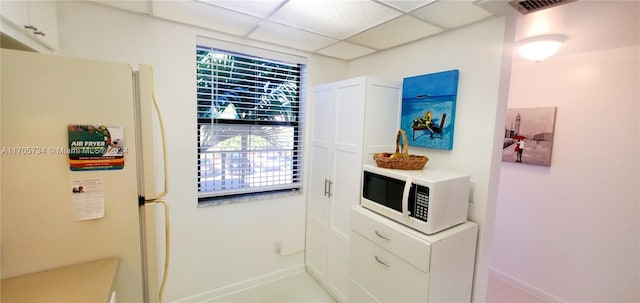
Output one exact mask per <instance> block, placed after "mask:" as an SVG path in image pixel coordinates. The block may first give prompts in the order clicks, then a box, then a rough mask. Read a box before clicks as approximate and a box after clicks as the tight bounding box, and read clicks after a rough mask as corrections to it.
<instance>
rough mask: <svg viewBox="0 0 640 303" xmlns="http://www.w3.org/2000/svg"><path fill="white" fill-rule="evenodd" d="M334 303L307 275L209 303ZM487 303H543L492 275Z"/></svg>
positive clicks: (268, 284) (297, 275)
mask: <svg viewBox="0 0 640 303" xmlns="http://www.w3.org/2000/svg"><path fill="white" fill-rule="evenodd" d="M231 302H235V303H335V302H336V301H335V300H334V299H333V298H332V297H331V296H330V295H329V294H327V293H326V292H325V291H324V289H323V288H322V287H321V286H320V285H318V284H317V283H316V282H315V280H313V278H311V276H309V274H307V273H300V274H296V275H292V276H290V277H287V278H284V279H280V280H277V281H274V282H270V283H266V284H263V285H260V286H258V287H254V288H251V289H248V290H245V291H242V292H238V293H235V294H232V295H229V296H226V297H223V298H219V299H216V300H213V301H210V303H231ZM486 302H487V303H544V301H543V300H542V299H540V298H537V297H535V296H533V295H531V294H529V293H527V292H525V291H523V290H520V289H519V288H517V287H514V286H512V285H510V284H509V283H507V282H505V281H502V280H500V279H498V278H496V277H494V276H492V275H490V276H489V284H488V288H487V300H486Z"/></svg>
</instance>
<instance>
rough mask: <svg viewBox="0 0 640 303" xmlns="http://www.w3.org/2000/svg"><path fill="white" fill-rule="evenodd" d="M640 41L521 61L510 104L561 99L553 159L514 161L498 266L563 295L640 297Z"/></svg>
mask: <svg viewBox="0 0 640 303" xmlns="http://www.w3.org/2000/svg"><path fill="white" fill-rule="evenodd" d="M639 54H640V49H639V48H638V46H637V45H636V46H631V47H622V48H616V49H608V50H602V51H595V52H588V53H581V54H577V55H570V56H564V57H552V58H549V59H547V60H546V61H543V62H540V63H531V62H523V61H519V62H517V63H515V64H514V65H513V70H512V79H511V93H510V98H509V107H513V108H518V107H547V106H555V107H557V116H556V127H555V136H554V143H553V152H552V160H551V166H550V167H541V166H528V165H522V164H520V165H519V164H516V163H506V162H505V163H504V164H503V165H502V170H501V174H500V186H499V195H498V208H497V214H496V223H495V224H496V226H495V237H494V247H493V255H492V258H491V263H492V266H493V268H494V269H495V270H496V271H497V272H498V274H502V275H503V276H505V277H507V278H510V279H512V280H513V281H514V282H516V283H518V284H520V285H521V286H523V287H525V288H529V289H530V290H532V291H534V292H538V293H539V294H541V295H543V296H545V297H548V298H551V299H553V300H556V301H568V302H588V301H593V302H637V301H639V300H640V297H639V285H640V280H639V277H638V274H639V266H640V265H639V250H638V247H639V243H638V230H639V228H640V225H639V220H640V219H639V216H638V215H639V208H638V203H639V202H638V201H639V198H638V197H639V192H638V187H639V186H638V185H639V184H640V179H639V172H640V169H639V167H640V163H639V160H638V159H639V154H640V150H639V138H640V133H639V131H638V129H639V127H638V117H639V116H638V103H639V100H640V94H639V88H638V87H639V83H640V78H639V76H640V75H639V70H640V68H639V67H640V61H639V59H640V55H639Z"/></svg>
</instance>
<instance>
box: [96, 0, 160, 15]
mask: <svg viewBox="0 0 640 303" xmlns="http://www.w3.org/2000/svg"><path fill="white" fill-rule="evenodd" d="M91 2H96V3H100V4H104V5H108V6H111V7H116V8H119V9H123V10H126V11H131V12H137V13H143V14H151V1H122V0H91Z"/></svg>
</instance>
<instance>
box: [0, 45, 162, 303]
mask: <svg viewBox="0 0 640 303" xmlns="http://www.w3.org/2000/svg"><path fill="white" fill-rule="evenodd" d="M0 68H1V78H0V82H1V91H0V92H1V98H0V105H1V115H0V116H1V120H0V123H1V129H0V130H1V133H0V148H2V150H1V153H2V155H1V156H2V158H1V160H2V161H1V166H0V169H1V171H2V173H1V179H0V181H1V182H0V185H1V187H0V190H1V200H0V203H1V204H0V207H1V236H2V238H1V239H2V247H1V253H2V255H1V257H2V263H1V267H0V269H1V273H2V278H3V279H4V278H11V277H15V276H20V275H23V274H28V273H33V272H38V271H43V270H47V269H52V268H57V267H61V266H66V265H70V264H77V263H83V262H89V261H93V260H98V259H103V258H108V257H118V258H119V260H120V264H119V270H118V274H117V277H116V279H115V293H116V298H117V301H118V302H156V301H158V292H159V288H160V281H161V278H162V274H163V273H162V271H163V270H162V268H159V266H158V265H157V264H158V258H163V252H162V250H160V251H158V249H157V247H158V246H159V247H163V244H162V243H163V241H164V239H162V237H156V232H157V231H156V229H157V230H159V231H160V232H162V230H163V227H162V226H157V228H156V218H155V213H156V212H159V208H156V207H155V206H150V203H145V202H144V200H145V199H146V200H149V199H153V198H159V196H162V195H164V193H166V190H165V189H166V188H165V187H164V185H166V182H165V181H164V180H166V179H164V178H166V174H165V173H163V172H164V171H166V169H165V170H162V168H163V166H162V165H163V164H162V160H161V159H164V156H163V153H162V148H158V149H156V148H154V143H157V144H158V146H163V145H162V144H160V143H159V142H160V141H159V140H160V138H161V137H162V136H161V135H159V134H160V131H159V129H160V127H158V125H159V124H161V122H159V120H160V119H159V113H156V112H154V109H156V108H154V103H153V101H154V98H153V97H154V95H153V70H152V67H151V66H147V65H140V66H139V67H136V69H137V70H134V68H133V67H131V66H130V65H129V64H125V63H113V62H101V61H91V60H84V59H77V58H67V57H62V56H55V55H43V54H37V53H30V52H20V51H13V50H5V49H2V50H1V58H0ZM80 126H82V127H84V128H83V131H88V130H87V127H88V126H89V128H91V127H90V126H96V127H97V128H99V129H92V130H93V131H102V130H103V129H102V127H103V126H108V127H109V128H110V130H111V132H110V133H109V138H107V137H105V138H104V139H105V142H102V143H101V142H96V141H93V142H92V141H91V140H87V141H84V142H83V141H82V139H80V140H76V139H77V137H76V135H75V134H74V133H72V129H73V130H74V131H75V130H79V128H80ZM76 128H77V129H76ZM105 134H106V133H105ZM116 136H117V137H118V138H115V137H116ZM97 141H100V140H97ZM87 142H89V143H87ZM113 143H117V144H119V146H117V147H119V148H120V149H119V151H118V152H116V157H112V156H108V155H106V154H102V155H100V154H96V155H95V156H93V157H72V155H73V154H74V153H76V152H77V149H76V147H77V146H78V145H80V146H82V145H83V144H84V145H86V146H89V145H92V146H95V145H100V144H106V145H105V148H109V146H111V145H113ZM107 145H109V146H107ZM89 149H90V148H89ZM92 150H94V151H95V150H96V149H92ZM98 150H99V149H98ZM118 153H119V154H118ZM118 155H119V157H118ZM76 156H77V155H76ZM114 159H116V160H114ZM113 161H116V162H118V164H117V165H112V163H114V162H113ZM122 162H123V163H122ZM165 162H166V161H165ZM110 163H111V164H110ZM156 165H157V166H158V167H160V169H158V170H157V171H156V170H155V169H154V166H156ZM164 167H166V166H164ZM158 178H160V180H158ZM85 188H86V189H87V190H89V192H85ZM145 205H146V206H145ZM159 213H160V212H159ZM160 222H164V221H163V220H161V221H160ZM158 238H159V239H158ZM157 241H160V242H161V243H160V244H158V243H157Z"/></svg>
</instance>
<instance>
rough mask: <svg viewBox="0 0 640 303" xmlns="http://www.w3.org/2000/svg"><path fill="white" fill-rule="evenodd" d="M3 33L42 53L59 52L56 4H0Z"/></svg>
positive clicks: (51, 0)
mask: <svg viewBox="0 0 640 303" xmlns="http://www.w3.org/2000/svg"><path fill="white" fill-rule="evenodd" d="M0 5H1V7H0V8H1V9H0V13H1V14H2V15H1V17H2V18H1V21H2V22H1V25H2V32H3V33H4V34H6V35H8V36H9V37H11V38H13V39H15V40H17V41H18V42H20V43H22V44H24V45H27V46H28V47H30V48H32V49H34V50H36V51H39V52H45V53H47V52H49V53H50V52H52V51H56V50H57V49H58V46H59V45H58V13H57V7H56V1H55V0H40V1H0Z"/></svg>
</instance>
